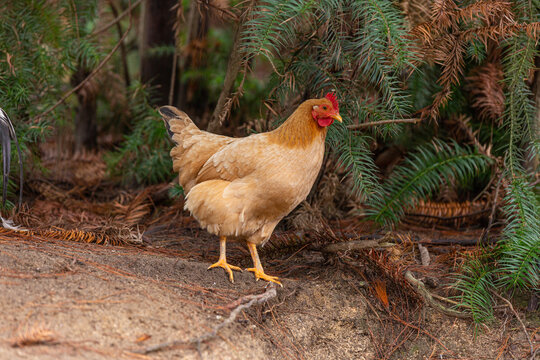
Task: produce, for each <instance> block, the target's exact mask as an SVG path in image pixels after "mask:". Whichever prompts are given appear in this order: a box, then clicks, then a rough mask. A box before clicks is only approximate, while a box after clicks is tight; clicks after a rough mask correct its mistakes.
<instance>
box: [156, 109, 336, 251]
mask: <svg viewBox="0 0 540 360" xmlns="http://www.w3.org/2000/svg"><path fill="white" fill-rule="evenodd" d="M160 113H161V115H162V116H163V118H164V120H165V122H166V124H167V127H168V130H169V134H172V136H171V137H172V139H173V141H174V142H175V143H176V144H177V145H176V146H175V147H174V148H173V149H172V150H171V157H172V159H173V169H174V171H176V172H179V175H180V176H179V182H180V185H182V187H183V188H184V190H185V192H186V194H187V196H186V203H185V208H186V209H188V210H189V211H190V212H191V213H192V215H193V216H194V217H195V218H196V219H197V220H198V221H199V223H200V224H201V226H202V227H203V228H206V230H208V231H209V232H210V233H213V234H216V235H220V236H227V237H235V238H238V239H242V240H246V241H249V242H252V243H255V244H262V243H264V242H266V241H267V240H268V239H269V238H270V235H271V234H272V232H273V230H274V228H275V226H276V225H277V224H278V223H279V221H280V220H281V219H282V218H283V217H284V216H286V215H287V214H288V213H289V212H291V211H292V210H293V209H294V208H295V207H296V206H297V205H298V204H299V203H300V202H301V201H303V200H304V199H305V198H306V197H307V195H308V194H309V191H310V190H311V187H312V186H313V183H314V182H315V179H316V177H317V174H318V172H319V170H320V167H321V164H322V159H323V156H324V139H325V135H326V131H324V132H323V131H321V132H320V134H317V135H316V138H314V141H312V142H310V143H309V144H307V145H306V144H305V143H303V144H304V145H303V146H300V147H292V146H283V145H282V144H280V143H279V142H276V141H275V137H276V136H275V134H273V133H272V132H270V133H261V134H254V135H251V136H248V137H244V138H230V137H226V136H221V135H216V134H211V133H208V132H205V131H202V130H200V129H198V128H197V126H195V124H194V123H193V122H192V121H191V119H190V118H189V117H188V116H187V115H186V114H185V113H183V112H181V111H179V110H178V109H176V108H173V107H169V106H168V107H163V108H161V109H160ZM308 115H309V114H308Z"/></svg>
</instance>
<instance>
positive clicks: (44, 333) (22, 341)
mask: <svg viewBox="0 0 540 360" xmlns="http://www.w3.org/2000/svg"><path fill="white" fill-rule="evenodd" d="M57 338H58V336H57V335H56V333H55V332H54V331H52V330H50V329H48V328H46V327H44V326H43V325H32V326H30V327H28V328H26V329H24V330H22V331H20V332H19V333H18V334H17V336H15V337H14V338H13V339H11V341H10V343H11V346H12V347H23V346H32V345H53V344H57V343H58V342H57Z"/></svg>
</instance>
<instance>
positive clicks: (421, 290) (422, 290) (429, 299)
mask: <svg viewBox="0 0 540 360" xmlns="http://www.w3.org/2000/svg"><path fill="white" fill-rule="evenodd" d="M405 279H406V280H407V282H408V283H409V284H410V285H411V286H412V287H413V288H414V289H415V290H416V291H417V293H418V295H420V296H421V297H422V299H424V301H425V302H426V303H427V304H428V305H430V306H431V307H432V308H434V309H435V310H437V311H439V312H441V313H443V314H445V315H448V316H454V317H457V318H460V319H469V318H470V315H468V314H465V313H462V312H460V311H457V310H453V309H449V308H447V307H445V306H442V305H441V304H439V303H438V302H437V301H435V299H433V296H432V295H431V293H430V292H429V291H428V289H426V286H425V285H424V283H423V282H422V281H420V280H418V279H416V278H415V277H414V276H413V274H412V273H411V272H410V271H409V270H407V271H406V272H405Z"/></svg>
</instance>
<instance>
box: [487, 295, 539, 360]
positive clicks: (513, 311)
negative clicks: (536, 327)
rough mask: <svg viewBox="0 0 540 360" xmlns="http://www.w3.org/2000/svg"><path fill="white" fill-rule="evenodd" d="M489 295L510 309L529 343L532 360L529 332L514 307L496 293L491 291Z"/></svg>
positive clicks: (532, 350) (532, 347) (533, 353)
mask: <svg viewBox="0 0 540 360" xmlns="http://www.w3.org/2000/svg"><path fill="white" fill-rule="evenodd" d="M491 293H492V294H493V295H495V296H496V297H498V298H499V299H501V300H502V301H504V302H505V303H506V305H508V307H509V308H510V310H511V311H512V313H513V314H514V316H515V317H516V319H517V320H518V321H519V323H520V324H521V327H522V328H523V332H524V333H525V337H526V338H527V341H528V342H529V346H530V347H531V360H534V358H535V356H536V355H535V351H534V345H533V343H532V340H531V337H530V336H529V332H528V331H527V327H526V326H525V324H524V323H523V321H522V320H521V318H520V317H519V315H518V313H517V311H516V310H515V309H514V306H512V303H511V302H510V301H509V300H508V299H506V298H504V297H503V296H501V295H499V294H497V292H495V291H491Z"/></svg>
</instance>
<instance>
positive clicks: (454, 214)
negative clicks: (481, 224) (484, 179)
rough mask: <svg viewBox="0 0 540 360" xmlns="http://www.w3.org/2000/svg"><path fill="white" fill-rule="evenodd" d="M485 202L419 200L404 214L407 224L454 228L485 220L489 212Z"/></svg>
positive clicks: (487, 204)
mask: <svg viewBox="0 0 540 360" xmlns="http://www.w3.org/2000/svg"><path fill="white" fill-rule="evenodd" d="M489 205H490V204H489V203H488V202H487V201H485V200H480V201H475V202H471V201H465V202H434V201H423V200H420V201H419V202H418V204H417V205H416V207H415V208H414V209H410V210H409V211H407V212H406V216H407V218H408V219H407V220H408V221H409V222H415V223H419V222H420V223H422V224H423V225H452V226H454V227H456V228H459V227H462V226H464V225H470V224H475V223H478V221H479V220H482V219H484V220H485V219H487V217H488V216H489V212H490V211H491V206H489Z"/></svg>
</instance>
